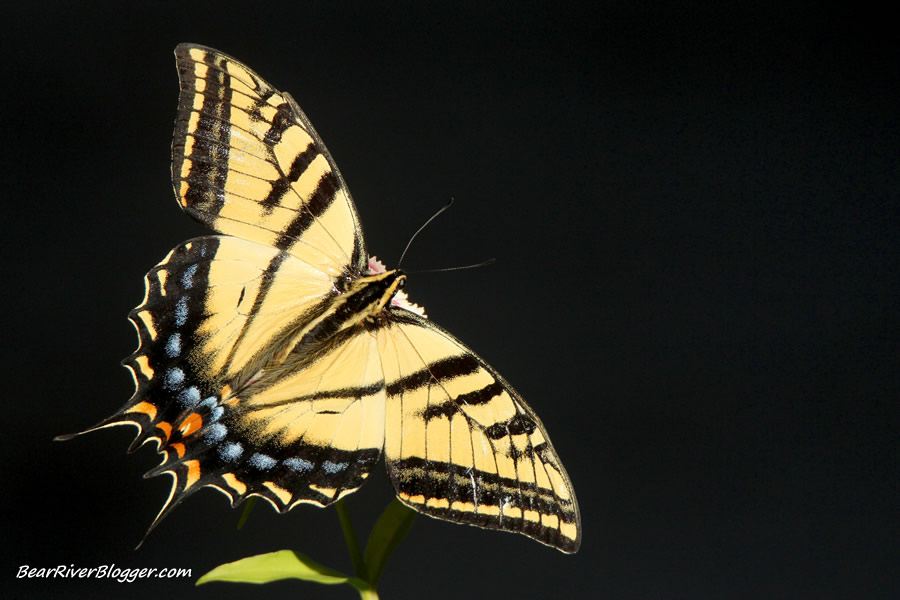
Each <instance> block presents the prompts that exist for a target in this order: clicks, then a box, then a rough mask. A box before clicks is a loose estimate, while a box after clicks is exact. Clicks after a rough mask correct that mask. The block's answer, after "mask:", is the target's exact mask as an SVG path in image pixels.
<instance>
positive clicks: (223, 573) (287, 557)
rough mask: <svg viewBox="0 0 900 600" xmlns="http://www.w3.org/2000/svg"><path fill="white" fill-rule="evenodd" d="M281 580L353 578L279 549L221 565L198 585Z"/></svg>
mask: <svg viewBox="0 0 900 600" xmlns="http://www.w3.org/2000/svg"><path fill="white" fill-rule="evenodd" d="M279 579H302V580H304V581H315V582H316V583H324V584H329V585H334V584H339V583H347V582H348V581H350V577H349V576H348V575H344V574H343V573H341V572H340V571H335V570H334V569H331V568H329V567H326V566H324V565H320V564H319V563H317V562H315V561H314V560H312V559H311V558H310V557H308V556H306V555H305V554H301V553H299V552H294V551H293V550H279V551H278V552H268V553H266V554H257V555H256V556H248V557H247V558H242V559H240V560H236V561H234V562H230V563H225V564H223V565H219V566H218V567H216V568H215V569H213V570H212V571H210V572H209V573H207V574H205V575H203V576H202V577H201V578H200V579H198V580H197V585H200V584H203V583H208V582H210V581H234V582H240V583H268V582H270V581H278V580H279Z"/></svg>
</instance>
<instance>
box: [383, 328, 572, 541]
mask: <svg viewBox="0 0 900 600" xmlns="http://www.w3.org/2000/svg"><path fill="white" fill-rule="evenodd" d="M392 313H393V314H392V315H391V323H390V325H389V326H387V327H386V328H385V329H384V330H383V331H382V335H381V336H380V338H379V342H380V348H381V354H382V362H383V364H384V370H385V379H386V382H387V393H388V407H387V423H388V425H387V427H386V430H385V461H386V463H387V467H388V472H389V474H390V476H391V480H392V481H393V483H394V487H395V488H396V490H397V494H398V495H399V497H400V499H401V500H402V501H403V502H404V503H406V504H407V505H409V506H411V507H413V508H415V509H416V510H419V511H421V512H424V513H426V514H429V515H432V516H435V517H438V518H441V519H446V520H449V521H456V522H459V523H468V524H472V525H479V526H481V527H487V528H491V529H503V530H506V531H516V532H519V533H523V534H525V535H528V536H530V537H533V538H534V539H537V540H539V541H541V542H543V543H545V544H549V545H551V546H555V547H557V548H559V549H561V550H564V551H566V552H574V551H576V550H577V549H578V546H579V544H580V522H579V520H580V517H579V514H578V506H577V503H576V500H575V494H574V492H573V490H572V484H571V482H570V481H569V477H568V475H567V474H566V471H565V469H564V468H563V466H562V463H561V462H560V460H559V457H558V456H557V454H556V451H555V450H554V449H553V446H552V445H551V443H550V439H549V437H548V436H547V432H546V430H545V429H544V427H543V425H542V424H541V422H540V420H539V419H538V418H537V416H536V415H535V414H534V413H533V412H532V410H531V409H530V408H529V407H528V405H527V404H525V402H524V401H523V400H522V398H521V397H520V396H519V395H518V394H517V393H516V391H515V390H513V389H512V387H511V386H510V385H509V384H508V383H507V382H506V381H505V380H504V379H503V378H502V377H501V376H500V375H499V374H498V373H497V372H496V371H494V370H493V369H492V368H491V367H489V366H488V365H487V364H486V363H485V362H484V361H483V360H481V359H480V358H479V357H478V356H476V355H475V354H474V353H473V352H472V351H471V350H469V349H468V348H466V347H465V346H464V345H463V344H462V343H460V342H459V341H458V340H456V339H455V338H454V337H453V336H452V335H450V334H449V333H447V332H446V331H444V330H443V329H441V328H439V327H437V326H435V325H434V324H432V323H431V322H429V321H427V320H425V319H423V318H421V317H419V316H418V315H415V314H412V313H409V312H407V311H401V310H393V311H392Z"/></svg>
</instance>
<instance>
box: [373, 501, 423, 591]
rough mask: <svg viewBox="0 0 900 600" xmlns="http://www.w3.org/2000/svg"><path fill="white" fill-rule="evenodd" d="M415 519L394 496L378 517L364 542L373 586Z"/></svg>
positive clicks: (412, 513) (412, 512)
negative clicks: (366, 541)
mask: <svg viewBox="0 0 900 600" xmlns="http://www.w3.org/2000/svg"><path fill="white" fill-rule="evenodd" d="M415 520H416V512H415V511H414V510H412V509H410V508H408V507H407V506H406V505H404V504H403V503H401V502H400V501H399V500H397V499H396V498H395V499H394V501H393V502H391V503H390V504H388V505H387V508H385V509H384V512H383V513H381V516H380V517H378V521H376V522H375V526H374V527H372V533H370V534H369V541H368V543H367V544H366V559H365V560H366V570H367V574H368V576H369V582H370V583H371V584H372V585H373V586H374V585H376V584H377V583H378V580H379V578H381V572H382V571H384V567H385V565H386V564H387V561H388V559H389V558H390V557H391V554H393V553H394V550H396V549H397V546H399V545H400V542H402V541H403V538H405V537H406V534H407V533H409V529H410V527H412V524H413V521H415Z"/></svg>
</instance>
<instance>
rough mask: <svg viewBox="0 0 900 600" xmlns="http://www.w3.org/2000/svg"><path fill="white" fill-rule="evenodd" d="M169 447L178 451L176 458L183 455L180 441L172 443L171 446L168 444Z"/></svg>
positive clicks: (182, 445)
mask: <svg viewBox="0 0 900 600" xmlns="http://www.w3.org/2000/svg"><path fill="white" fill-rule="evenodd" d="M169 448H171V449H172V450H174V451H175V452H177V453H178V458H182V457H184V444H182V443H181V442H179V443H177V444H172V445H171V446H169Z"/></svg>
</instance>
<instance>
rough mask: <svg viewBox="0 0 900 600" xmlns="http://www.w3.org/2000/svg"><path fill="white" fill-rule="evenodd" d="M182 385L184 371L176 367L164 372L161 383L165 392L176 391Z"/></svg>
mask: <svg viewBox="0 0 900 600" xmlns="http://www.w3.org/2000/svg"><path fill="white" fill-rule="evenodd" d="M183 384H184V371H182V370H181V369H179V368H178V367H173V368H171V369H169V370H168V371H166V378H165V380H164V381H163V387H165V388H166V389H167V390H177V389H178V388H180V387H181V386H182V385H183Z"/></svg>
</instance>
